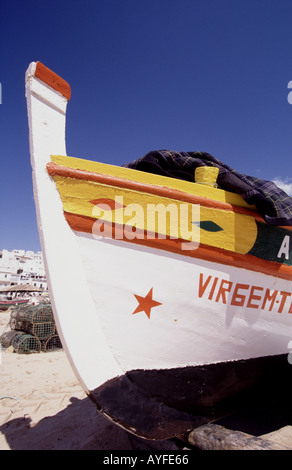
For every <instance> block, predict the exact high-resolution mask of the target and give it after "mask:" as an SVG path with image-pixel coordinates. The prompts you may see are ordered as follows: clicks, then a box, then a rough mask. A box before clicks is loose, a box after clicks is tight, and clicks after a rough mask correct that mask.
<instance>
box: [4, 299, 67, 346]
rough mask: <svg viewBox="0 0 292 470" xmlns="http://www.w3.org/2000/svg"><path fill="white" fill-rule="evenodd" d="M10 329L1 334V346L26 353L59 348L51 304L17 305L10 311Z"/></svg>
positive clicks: (59, 343) (59, 342)
mask: <svg viewBox="0 0 292 470" xmlns="http://www.w3.org/2000/svg"><path fill="white" fill-rule="evenodd" d="M9 327H10V331H7V332H6V333H4V334H3V335H2V336H1V346H2V348H7V347H9V346H13V349H14V351H15V352H17V353H19V354H28V353H33V352H41V351H43V352H47V351H52V350H55V349H61V348H62V344H61V341H60V338H59V335H58V332H57V330H56V324H55V321H54V316H53V311H52V307H51V304H39V305H28V306H17V307H14V308H13V310H12V311H11V315H10V322H9Z"/></svg>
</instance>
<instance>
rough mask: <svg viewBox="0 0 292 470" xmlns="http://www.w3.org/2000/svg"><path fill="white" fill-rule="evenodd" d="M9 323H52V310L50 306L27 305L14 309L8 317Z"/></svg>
mask: <svg viewBox="0 0 292 470" xmlns="http://www.w3.org/2000/svg"><path fill="white" fill-rule="evenodd" d="M10 321H11V322H13V321H14V322H17V321H18V322H20V321H25V322H30V323H42V322H53V321H54V316H53V310H52V306H51V304H40V305H28V306H18V307H15V308H14V309H13V310H12V312H11V315H10Z"/></svg>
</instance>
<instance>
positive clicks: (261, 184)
mask: <svg viewBox="0 0 292 470" xmlns="http://www.w3.org/2000/svg"><path fill="white" fill-rule="evenodd" d="M203 165H207V166H216V167H218V168H219V175H218V179H217V183H218V185H219V187H220V188H221V189H224V190H226V191H231V192H234V193H237V194H240V196H241V197H242V198H243V199H244V200H245V201H246V202H247V203H248V204H254V205H255V206H256V207H257V210H258V211H259V213H260V214H261V215H262V217H263V218H264V219H265V221H266V222H268V223H269V224H272V225H292V197H290V196H288V195H287V194H286V193H285V192H284V191H283V190H282V189H280V188H279V187H278V186H276V185H275V184H274V183H273V182H272V181H265V180H261V179H259V178H254V177H252V176H248V175H243V174H241V173H238V172H237V171H236V170H234V169H233V168H231V167H230V166H228V165H226V164H225V163H222V162H220V161H219V160H218V159H217V158H215V157H213V156H212V155H210V154H209V153H206V152H177V151H170V150H155V151H151V152H149V153H147V154H146V155H145V156H144V157H141V158H138V159H137V160H134V161H132V162H130V163H126V164H125V165H123V166H124V167H126V168H132V169H136V170H140V171H146V172H148V173H154V174H158V175H163V176H168V177H171V178H178V179H182V180H186V181H192V182H193V181H194V173H195V169H196V168H197V167H198V166H203Z"/></svg>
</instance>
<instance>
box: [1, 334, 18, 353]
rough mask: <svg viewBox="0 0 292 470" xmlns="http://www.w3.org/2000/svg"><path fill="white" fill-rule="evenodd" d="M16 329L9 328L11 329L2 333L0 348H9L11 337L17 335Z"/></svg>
mask: <svg viewBox="0 0 292 470" xmlns="http://www.w3.org/2000/svg"><path fill="white" fill-rule="evenodd" d="M18 333H19V332H18V331H15V330H11V331H6V333H3V335H1V338H0V344H1V347H2V348H4V349H5V348H9V346H11V342H12V340H13V338H14V337H15V336H16V335H18Z"/></svg>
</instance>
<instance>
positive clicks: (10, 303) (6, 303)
mask: <svg viewBox="0 0 292 470" xmlns="http://www.w3.org/2000/svg"><path fill="white" fill-rule="evenodd" d="M28 302H29V299H4V300H2V299H0V310H8V309H9V308H10V307H15V306H17V305H25V304H27V303H28Z"/></svg>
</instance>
